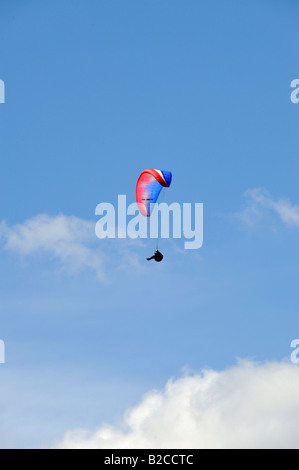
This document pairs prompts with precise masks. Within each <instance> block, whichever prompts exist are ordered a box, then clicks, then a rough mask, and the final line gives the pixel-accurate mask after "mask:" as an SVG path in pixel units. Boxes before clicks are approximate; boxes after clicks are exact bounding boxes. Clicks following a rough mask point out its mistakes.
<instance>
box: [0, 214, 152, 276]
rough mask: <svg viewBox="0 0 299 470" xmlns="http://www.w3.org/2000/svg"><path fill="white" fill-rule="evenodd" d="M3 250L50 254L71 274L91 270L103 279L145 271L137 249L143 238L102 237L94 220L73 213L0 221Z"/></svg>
mask: <svg viewBox="0 0 299 470" xmlns="http://www.w3.org/2000/svg"><path fill="white" fill-rule="evenodd" d="M0 241H1V242H2V245H4V249H6V250H7V251H10V252H14V253H17V254H19V255H22V256H30V255H34V254H40V255H42V254H45V253H47V254H50V255H51V256H52V257H54V258H55V259H57V260H58V261H59V262H60V264H61V266H63V268H64V269H65V270H67V272H68V273H70V274H77V273H79V272H81V271H82V270H85V269H89V270H92V271H93V272H95V273H96V275H97V278H98V279H100V280H103V279H106V278H107V276H108V275H111V273H113V272H114V273H115V270H123V269H132V268H134V270H135V271H136V270H137V269H138V270H142V269H143V268H142V265H141V263H140V256H138V255H137V253H136V248H140V247H142V246H143V244H142V242H141V240H131V239H116V240H99V239H98V238H97V237H96V235H95V222H93V221H89V220H85V219H80V218H78V217H74V216H66V215H63V214H59V215H56V216H50V215H47V214H39V215H36V216H35V217H32V218H31V219H28V220H26V221H25V222H24V223H22V224H16V225H13V226H11V227H10V226H8V225H7V224H6V222H4V221H2V222H1V223H0Z"/></svg>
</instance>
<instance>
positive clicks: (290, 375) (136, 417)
mask: <svg viewBox="0 0 299 470" xmlns="http://www.w3.org/2000/svg"><path fill="white" fill-rule="evenodd" d="M298 390H299V368H298V367H297V366H294V365H292V364H289V363H284V362H281V363H267V364H263V365H259V364H255V363H252V362H248V361H241V362H240V363H239V364H238V365H236V366H235V367H232V368H230V369H228V370H224V371H222V372H216V371H214V370H206V371H203V372H202V373H201V374H197V375H193V376H187V377H183V378H180V379H177V380H170V381H169V382H168V383H167V385H166V387H165V389H164V390H161V391H152V392H150V393H149V394H148V395H147V396H145V397H144V398H143V399H142V401H141V402H140V404H139V405H137V406H136V407H135V408H133V409H131V410H129V411H128V412H127V413H126V415H125V417H124V419H123V422H122V423H121V424H120V425H119V426H108V425H105V426H102V427H100V428H99V429H98V430H95V431H93V432H92V431H88V430H75V431H68V432H67V433H66V434H65V436H64V438H63V440H62V442H60V443H59V444H58V445H57V446H56V447H59V448H68V449H70V448H71V449H74V448H98V449H100V448H103V449H121V448H124V449H130V448H133V449H134V448H151V449H159V448H160V449H161V448H179V449H182V448H189V449H190V448H191V449H192V448H196V449H200V448H299V426H298V422H299V394H298Z"/></svg>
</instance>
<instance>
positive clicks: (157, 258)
mask: <svg viewBox="0 0 299 470" xmlns="http://www.w3.org/2000/svg"><path fill="white" fill-rule="evenodd" d="M146 259H147V261H150V260H151V259H154V260H155V261H157V262H158V263H159V262H160V261H162V259H163V255H162V253H160V251H159V250H156V251H155V254H154V256H151V257H150V258H146Z"/></svg>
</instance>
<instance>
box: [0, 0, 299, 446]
mask: <svg viewBox="0 0 299 470" xmlns="http://www.w3.org/2000/svg"><path fill="white" fill-rule="evenodd" d="M298 10H299V6H298V4H297V2H295V1H291V0H288V1H278V0H277V1H269V0H268V1H267V0H262V1H232V0H230V1H226V2H222V1H221V0H213V1H209V2H208V1H197V2H196V1H189V0H188V1H187V2H180V1H171V2H170V1H166V0H163V1H159V2H158V1H146V0H142V1H134V0H130V1H128V2H123V1H117V0H113V2H105V1H95V0H86V1H83V0H73V1H70V0H68V1H66V0H62V1H61V0H59V1H58V0H52V1H51V2H50V1H48V2H38V1H37V0H26V1H25V2H24V1H22V2H21V1H17V0H9V1H8V0H2V1H1V5H0V50H1V62H0V79H2V80H4V82H5V85H6V103H5V104H1V105H0V142H1V172H0V183H1V184H0V210H1V218H0V223H1V221H2V226H1V227H2V228H1V232H0V240H1V246H0V260H1V266H2V270H1V274H0V276H1V284H0V285H1V287H0V298H1V300H0V338H1V339H3V340H4V341H5V346H6V364H4V365H0V383H1V384H2V385H1V387H0V390H1V391H0V415H1V417H2V418H1V424H0V446H3V447H18V446H21V447H30V446H37V447H38V446H47V445H51V443H53V441H55V440H59V439H60V438H61V436H62V435H63V434H64V432H66V431H67V430H68V429H73V428H84V427H86V428H89V429H93V428H95V427H96V426H101V425H102V423H103V422H110V423H112V422H116V421H117V420H119V419H120V416H121V415H122V413H123V412H124V411H125V410H126V409H127V408H128V407H130V406H134V405H135V404H136V403H137V402H138V400H139V399H140V397H141V396H142V395H143V394H144V393H146V392H148V391H149V390H151V389H155V388H160V387H163V385H164V384H165V382H166V381H167V380H168V379H169V378H170V377H178V376H180V375H181V374H182V371H183V370H185V369H187V370H188V369H190V370H196V371H197V370H201V369H202V368H203V367H209V368H213V369H215V370H223V369H225V368H226V367H229V366H232V365H233V364H235V362H236V358H237V357H241V358H252V359H254V360H256V361H281V360H283V359H284V358H289V355H290V342H291V340H292V339H294V338H296V337H298V335H299V321H298V266H299V264H298V261H299V260H298V249H297V243H298V227H299V222H298V220H299V216H298V210H299V209H298V207H299V195H298V170H299V168H298V124H299V117H298V112H299V105H294V104H293V103H291V100H290V93H291V89H290V83H291V81H292V80H293V79H295V78H298V75H299V70H298V47H297V44H298V13H299V11H298ZM145 168H161V169H165V170H170V171H172V173H173V182H172V186H171V188H170V189H169V191H168V194H167V202H171V201H177V202H180V203H182V202H202V203H204V244H203V247H202V248H201V249H200V250H198V251H196V252H195V251H193V250H189V251H185V252H184V253H182V251H181V248H182V243H181V242H180V241H177V242H176V241H171V240H170V241H168V240H163V241H162V243H161V251H162V252H163V253H164V255H165V259H164V261H163V263H161V265H158V264H156V263H151V264H149V265H148V264H146V262H145V258H146V257H147V256H149V255H151V253H152V251H153V243H152V241H150V240H148V241H143V242H142V244H139V243H137V242H132V241H131V242H130V241H128V242H121V241H119V240H103V241H100V240H98V239H97V238H96V237H95V235H94V225H95V223H96V220H97V218H96V217H95V215H94V211H95V208H96V206H97V204H98V203H100V202H112V203H115V202H116V200H117V195H118V194H126V195H127V198H128V201H129V202H133V201H134V193H135V185H136V181H137V178H138V176H139V174H140V172H141V171H142V170H144V169H145ZM257 188H261V189H260V190H259V191H256V192H254V191H252V190H255V189H257ZM250 190H251V192H250ZM248 191H249V192H248ZM42 214H43V215H44V216H45V217H46V219H43V218H41V215H42ZM59 215H60V217H61V219H59V220H62V221H63V223H65V224H66V225H68V224H71V227H72V230H73V237H74V238H72V237H70V238H68V237H67V238H66V239H65V240H64V242H63V244H62V245H61V246H60V244H59V243H58V245H59V247H58V248H57V246H58V245H57V239H55V237H54V239H52V240H47V241H46V242H42V243H39V236H40V233H41V232H40V231H39V230H43V228H44V230H45V231H46V232H47V233H48V231H49V230H52V229H53V230H54V232H55V230H56V229H57V225H56V224H57V223H58V222H57V220H58V219H57V217H59ZM74 217H75V218H76V219H72V218H74ZM30 220H35V221H36V224H35V225H34V227H35V228H33V230H30V231H29V235H28V237H29V238H28V239H26V240H27V241H26V243H31V245H30V249H29V248H28V246H27V247H25V245H22V247H21V248H20V246H18V245H17V244H16V243H14V242H13V240H12V238H11V237H13V236H14V234H16V230H17V229H16V228H15V227H16V225H20V226H21V227H28V223H29V224H30V222H28V221H30ZM45 220H46V222H45ZM74 220H75V221H74ZM4 221H5V222H4ZM89 222H90V223H89ZM26 224H27V225H26ZM72 224H74V225H72ZM53 227H54V228H53ZM83 227H85V228H83ZM35 230H36V231H35ZM57 230H58V229H57ZM85 230H86V232H87V233H85ZM83 232H84V233H83ZM55 233H56V232H55ZM23 242H24V240H23ZM24 243H25V242H24ZM79 252H80V255H78V253H79ZM78 256H79V257H78ZM78 259H79V261H78ZM99 272H100V275H99Z"/></svg>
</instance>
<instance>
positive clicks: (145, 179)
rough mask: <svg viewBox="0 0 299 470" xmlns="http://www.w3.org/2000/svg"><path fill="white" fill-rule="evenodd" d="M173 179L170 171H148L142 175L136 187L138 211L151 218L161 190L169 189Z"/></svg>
mask: <svg viewBox="0 0 299 470" xmlns="http://www.w3.org/2000/svg"><path fill="white" fill-rule="evenodd" d="M171 179H172V174H171V172H170V171H161V170H153V169H148V170H145V171H143V172H142V173H141V175H140V176H139V178H138V181H137V185H136V201H137V204H138V209H139V211H140V213H141V214H142V215H144V216H145V217H150V215H151V211H152V208H153V206H151V204H155V202H156V201H157V199H158V197H159V194H160V192H161V189H162V188H163V187H164V188H169V186H170V183H171Z"/></svg>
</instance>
